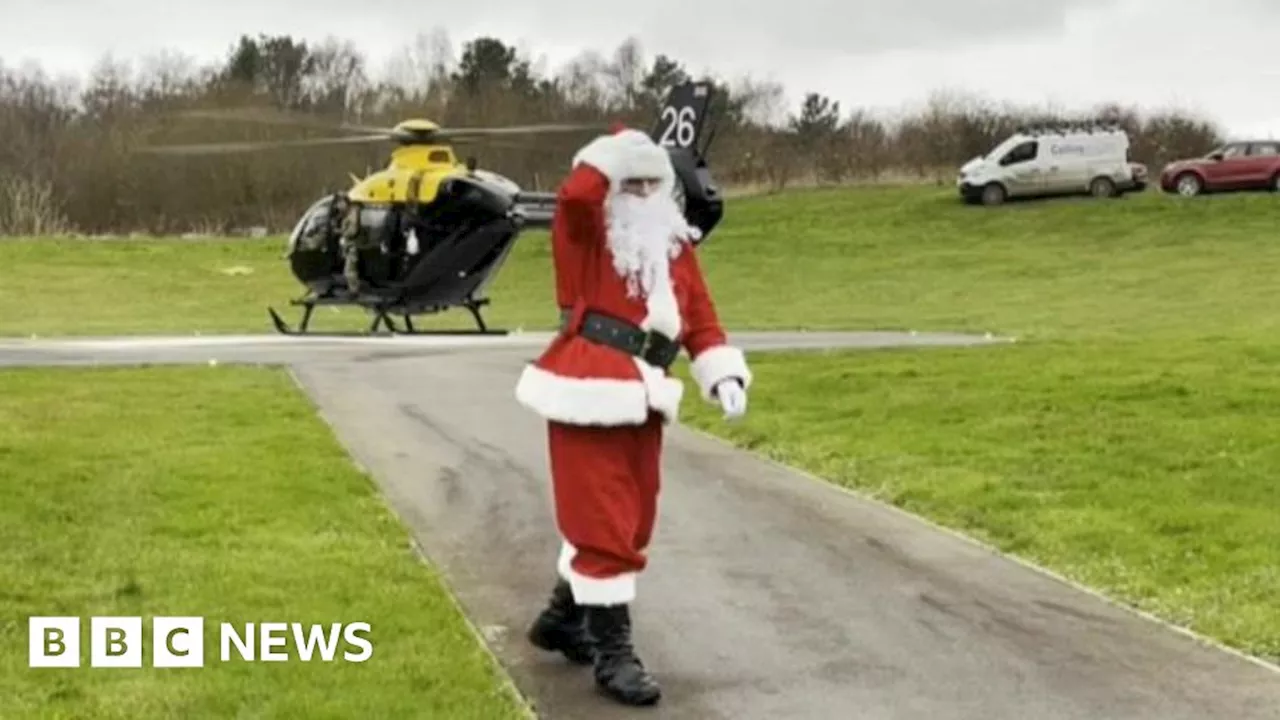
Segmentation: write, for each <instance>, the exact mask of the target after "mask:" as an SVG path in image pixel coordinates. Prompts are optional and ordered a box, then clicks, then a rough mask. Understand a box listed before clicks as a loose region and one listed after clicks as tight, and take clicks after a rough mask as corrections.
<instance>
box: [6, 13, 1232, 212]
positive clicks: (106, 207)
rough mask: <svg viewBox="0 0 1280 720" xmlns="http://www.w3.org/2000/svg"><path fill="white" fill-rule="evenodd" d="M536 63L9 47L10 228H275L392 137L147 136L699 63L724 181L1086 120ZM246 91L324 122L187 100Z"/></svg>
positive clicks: (503, 50) (506, 109)
mask: <svg viewBox="0 0 1280 720" xmlns="http://www.w3.org/2000/svg"><path fill="white" fill-rule="evenodd" d="M540 65H541V64H540V63H535V62H534V61H533V60H531V59H529V58H528V57H525V56H523V55H522V54H521V53H520V52H519V51H518V50H517V49H516V48H515V47H514V46H512V45H509V44H508V43H506V42H504V41H503V40H501V39H499V38H495V37H477V38H474V39H471V40H469V41H467V42H466V43H464V44H463V45H462V46H461V49H460V51H459V52H455V51H454V48H453V45H452V43H451V42H450V40H449V37H448V35H447V34H446V33H445V32H444V31H442V30H436V31H434V32H431V33H425V34H422V35H420V36H419V37H418V39H417V41H416V42H415V43H413V44H412V45H410V46H409V47H406V48H404V49H403V50H402V51H401V52H400V53H399V54H398V55H397V56H396V57H395V58H394V59H393V61H392V62H391V63H390V64H389V66H388V67H387V68H386V69H385V71H384V72H381V73H375V72H374V71H373V69H372V68H371V67H370V64H369V62H368V61H367V59H366V58H365V56H364V55H363V54H362V53H361V52H360V51H359V49H358V48H356V47H355V46H353V45H352V43H350V42H344V41H341V40H337V39H332V38H330V39H326V40H323V41H320V42H310V41H307V40H303V39H298V38H293V37H289V36H267V35H259V36H256V37H251V36H248V35H245V36H242V37H240V38H239V39H238V40H237V41H236V42H235V43H234V44H233V45H232V46H231V47H230V49H229V51H228V52H227V54H226V57H225V58H223V59H222V60H221V61H219V62H216V63H212V64H209V65H205V66H200V65H197V64H195V63H194V62H192V61H191V60H189V59H187V58H185V57H183V56H181V55H179V54H175V53H166V54H162V55H160V56H157V57H151V58H147V59H145V60H143V61H141V62H137V63H130V62H122V61H119V60H116V59H113V58H110V57H107V58H104V59H103V60H101V61H100V62H99V63H98V64H97V66H96V67H95V68H94V69H93V70H92V72H90V73H89V75H88V77H87V78H84V79H83V80H79V81H67V80H65V79H59V78H53V77H51V76H50V75H49V74H48V73H46V72H45V71H44V70H42V69H41V68H40V67H38V66H32V65H30V64H28V65H25V66H23V67H13V66H11V65H6V64H5V63H4V61H3V58H2V57H0V234H7V235H26V234H57V233H63V232H80V233H131V232H138V233H148V234H150V233H155V234H168V233H184V232H208V233H227V232H236V231H238V230H240V229H243V228H246V227H266V228H268V229H269V230H270V231H272V232H279V231H282V230H286V229H288V228H289V227H291V226H292V224H293V222H294V221H295V220H296V219H297V217H298V215H299V214H300V213H301V211H302V210H303V209H304V208H305V207H306V206H307V205H309V204H310V203H311V202H312V201H313V200H314V199H316V198H317V197H319V196H321V195H323V194H325V193H330V192H334V191H337V190H340V189H342V188H344V187H346V186H347V185H349V184H350V177H351V174H355V175H357V176H358V175H362V174H364V173H365V172H368V171H370V170H373V169H376V168H377V167H379V166H381V165H383V164H384V163H385V158H386V152H387V146H385V145H378V144H374V145H370V146H354V145H352V146H334V147H322V148H308V149H305V150H298V149H280V150H272V151H268V152H257V153H252V154H242V155H220V156H211V157H210V156H206V157H177V158H174V157H163V156H155V155H147V154H141V153H138V152H137V150H138V149H139V148H141V147H143V146H145V145H149V144H168V143H192V142H212V141H233V140H267V139H277V138H279V139H284V138H298V137H311V136H321V135H325V134H330V135H331V134H333V133H332V131H331V130H329V131H326V130H325V129H324V127H323V126H324V125H325V124H326V123H327V124H329V125H335V124H341V123H348V124H358V125H373V126H389V125H394V124H395V123H396V122H398V121H400V120H402V119H405V118H409V117H427V118H430V119H432V120H434V121H435V122H437V123H440V124H441V125H443V126H445V127H451V126H452V127H459V126H478V125H508V124H528V123H544V122H583V121H589V122H600V123H606V122H610V121H614V120H622V121H624V122H628V123H630V124H632V125H634V126H637V127H642V128H645V129H648V128H650V127H652V126H653V125H654V123H655V122H656V120H657V112H658V109H659V107H660V103H661V101H662V100H663V99H664V98H665V96H666V94H667V92H668V90H669V89H670V88H671V87H673V86H674V85H676V84H678V83H680V82H683V81H685V80H687V79H702V80H709V81H711V82H712V83H714V85H715V87H716V89H717V103H716V105H715V106H714V112H715V113H716V117H715V118H714V119H713V120H714V123H715V126H716V130H715V133H716V134H715V138H714V145H713V147H712V148H711V151H710V162H711V164H712V168H713V171H714V173H715V175H716V178H717V180H719V181H720V182H721V183H722V184H723V185H724V186H726V187H728V188H734V187H739V188H753V189H764V190H769V189H775V190H776V189H781V188H785V187H787V186H789V185H795V184H821V183H849V182H864V181H869V182H877V181H885V180H912V179H922V180H935V181H949V180H950V179H951V178H952V177H953V176H954V174H955V169H956V167H957V166H958V165H959V164H960V163H962V162H964V161H965V160H967V159H968V158H970V157H973V156H975V155H978V154H981V153H984V152H986V151H987V150H989V149H990V148H991V146H992V145H994V144H995V143H996V142H998V141H999V140H1001V139H1002V138H1003V137H1004V136H1005V135H1007V134H1008V133H1010V132H1012V131H1013V130H1014V129H1015V128H1016V127H1017V126H1019V125H1023V124H1026V123H1033V122H1045V121H1059V120H1068V119H1079V115H1063V114H1060V113H1056V112H1053V111H1051V110H1048V109H1043V108H1034V107H1021V106H1014V105H1005V106H1000V105H997V104H995V103H991V102H987V101H985V100H981V99H977V98H973V97H968V96H964V95H956V94H948V93H943V92H935V93H933V94H932V95H930V96H928V98H927V100H926V102H924V103H923V106H922V107H921V108H919V109H917V110H915V111H912V112H905V113H902V114H901V115H899V116H897V117H883V116H879V115H877V114H875V113H872V112H870V111H868V110H866V109H859V108H841V106H840V103H839V102H837V101H833V100H832V99H830V98H829V97H827V96H825V95H823V94H822V93H819V92H812V91H811V92H807V93H806V94H805V95H804V98H803V102H802V103H801V105H800V108H799V110H798V111H797V112H794V113H788V112H787V111H786V91H785V89H784V88H783V87H782V86H780V85H779V84H777V83H773V82H761V81H758V80H753V79H752V78H750V77H744V78H737V79H726V78H721V77H714V76H711V77H707V76H695V75H694V74H693V73H691V72H690V71H689V70H688V69H687V68H686V67H685V65H684V64H683V63H682V62H680V60H679V59H677V58H672V57H668V56H666V55H657V56H655V57H653V58H646V57H645V54H644V52H643V50H642V48H641V46H640V44H639V43H638V42H637V41H635V40H628V41H626V42H624V43H622V44H621V45H620V46H619V47H617V48H615V49H614V50H613V51H612V52H611V53H607V54H606V53H602V52H599V51H589V52H585V53H583V54H581V55H580V56H578V57H577V58H575V59H573V60H572V61H571V62H569V63H567V64H566V65H564V66H563V67H561V68H558V69H556V70H554V71H550V70H548V69H546V68H545V67H541V66H540ZM245 107H251V108H271V109H273V110H275V111H283V112H288V113H293V114H303V115H306V116H308V117H310V118H313V119H314V120H316V124H317V127H316V128H314V129H313V128H299V127H296V126H290V127H284V126H276V125H267V124H253V123H244V122H232V121H228V120H226V119H217V120H211V119H198V118H192V117H191V116H190V114H188V115H183V113H182V111H189V110H201V109H204V110H207V109H211V108H214V109H226V108H245ZM1090 117H1092V118H1097V119H1102V120H1107V121H1111V122H1117V123H1119V124H1120V125H1122V126H1123V127H1124V128H1125V129H1126V130H1127V131H1128V132H1129V134H1130V138H1131V141H1132V153H1131V156H1132V159H1133V160H1135V161H1138V162H1144V163H1147V164H1148V165H1149V166H1151V168H1152V170H1153V172H1154V171H1156V170H1158V168H1159V166H1160V165H1161V164H1162V163H1164V162H1166V161H1168V160H1170V159H1173V158H1175V157H1181V156H1187V155H1195V154H1200V153H1204V152H1205V151H1207V150H1208V149H1209V148H1211V147H1212V146H1213V145H1214V144H1216V143H1218V142H1220V141H1221V140H1222V137H1221V133H1220V131H1219V130H1218V128H1216V127H1215V126H1214V125H1213V124H1212V123H1211V122H1208V121H1206V120H1204V119H1202V118H1198V117H1195V116H1193V115H1188V114H1182V113H1178V112H1172V111H1170V112H1157V113H1144V112H1141V111H1140V110H1139V109H1138V108H1136V107H1132V106H1126V105H1124V104H1122V103H1119V102H1112V103H1107V104H1104V105H1100V106H1099V107H1097V108H1095V109H1094V111H1093V112H1092V113H1090ZM586 138H587V136H556V135H547V136H535V137H533V138H531V139H528V140H524V141H512V140H504V141H502V142H498V141H493V142H483V143H475V144H472V143H467V144H463V145H459V146H458V147H457V149H458V150H459V152H460V153H461V154H463V155H474V156H476V157H477V159H478V161H479V163H480V166H481V167H485V168H490V169H493V170H496V171H498V172H501V173H503V174H504V175H507V176H509V177H511V178H512V179H514V180H515V181H516V182H519V183H520V184H521V185H523V186H527V187H531V188H536V189H543V190H549V189H552V188H553V187H554V186H555V184H556V182H557V181H558V179H559V178H560V177H562V176H563V174H564V172H566V171H567V170H568V163H569V160H570V158H571V157H572V154H573V152H574V151H575V150H576V149H577V148H578V147H579V146H580V145H581V144H582V143H583V142H584V141H585V139H586Z"/></svg>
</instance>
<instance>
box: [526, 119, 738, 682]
mask: <svg viewBox="0 0 1280 720" xmlns="http://www.w3.org/2000/svg"><path fill="white" fill-rule="evenodd" d="M675 182H676V178H675V171H674V168H673V167H672V164H671V160H670V158H669V156H668V155H667V152H666V151H665V150H664V149H663V148H662V147H660V146H658V145H657V144H656V143H654V142H653V141H652V140H651V139H650V138H649V137H648V136H647V135H645V134H644V133H641V132H639V131H636V130H631V129H625V128H623V129H616V130H615V132H613V133H612V134H609V135H605V136H603V137H600V138H597V139H596V140H594V141H592V142H591V143H590V144H588V145H587V146H586V147H584V148H583V149H582V150H581V151H580V152H579V153H578V155H577V156H576V157H575V158H574V162H573V170H572V171H571V172H570V174H569V176H568V178H567V179H566V180H565V182H564V184H563V185H562V186H561V188H560V191H559V193H558V195H557V201H556V212H555V217H554V220H553V221H552V229H551V238H552V240H551V242H552V253H553V257H554V264H555V275H556V298H557V301H558V303H559V305H560V309H561V321H562V322H561V330H560V333H559V334H558V335H557V336H556V337H555V338H554V339H553V340H552V342H551V344H550V346H549V347H547V348H546V350H545V351H544V352H543V353H542V355H541V357H539V358H538V359H537V361H536V362H534V363H532V364H530V365H528V366H527V367H526V368H525V369H524V372H523V374H522V375H521V376H520V380H519V382H518V384H517V386H516V397H517V399H518V400H519V402H520V403H521V404H522V405H524V406H525V407H527V408H529V409H531V410H533V411H534V412H536V413H538V414H539V415H541V416H542V417H543V418H545V419H546V420H547V423H548V436H549V438H548V439H549V454H550V466H551V478H552V487H553V491H554V496H555V515H556V524H557V526H558V528H559V531H560V535H561V538H562V541H563V542H562V548H561V553H560V557H559V562H558V563H557V570H558V574H559V581H558V582H557V583H556V586H555V588H554V590H553V591H552V595H551V602H550V604H549V606H548V607H547V608H546V609H545V610H544V611H543V612H542V614H541V615H540V616H539V617H538V619H537V621H536V622H534V624H533V626H532V627H531V628H530V630H529V638H530V640H531V641H532V642H534V643H535V644H536V645H538V646H539V647H541V648H544V649H546V650H552V651H559V652H562V653H564V654H565V655H566V656H567V657H569V658H570V659H571V660H573V661H575V662H579V663H582V664H587V663H593V664H594V671H595V679H596V682H597V683H598V684H599V686H600V687H601V688H603V689H604V690H606V691H607V692H608V693H609V694H610V695H611V696H613V697H614V698H616V699H617V700H619V701H621V702H623V703H626V704H633V705H647V704H652V703H654V702H657V700H658V699H659V697H660V694H661V693H660V689H659V687H658V684H657V682H656V681H655V680H654V679H653V677H652V676H651V675H650V674H649V673H648V671H647V670H646V669H645V667H644V665H643V664H642V663H641V662H640V660H639V659H638V658H637V657H636V654H635V651H634V649H633V646H632V643H631V622H630V615H629V610H628V607H629V604H630V603H631V602H632V601H633V600H634V598H635V596H636V578H637V576H638V575H639V574H640V572H641V571H643V570H644V568H645V565H646V555H645V551H646V548H647V547H648V545H649V540H650V538H651V537H652V533H653V528H654V520H655V516H656V513H657V500H658V489H659V485H660V464H661V453H662V436H663V428H664V426H665V425H666V424H668V423H670V422H671V421H672V420H674V419H675V418H676V417H677V415H678V413H679V408H680V403H681V399H682V396H683V392H684V386H683V384H682V383H681V382H680V380H679V379H678V378H673V377H671V376H670V375H669V372H668V368H669V367H670V365H671V363H672V362H673V361H674V360H675V359H676V356H677V355H678V353H679V351H680V349H681V348H682V347H683V348H684V350H685V351H686V352H687V353H688V355H689V357H690V358H691V367H690V370H691V374H692V376H693V378H694V380H695V382H696V383H697V385H698V389H699V392H700V395H701V397H702V398H703V399H704V400H705V401H707V402H716V403H719V404H720V405H721V407H722V408H723V410H724V413H725V416H726V417H727V418H730V419H733V418H737V417H740V416H742V414H743V413H745V412H746V406H747V397H746V391H747V389H748V388H749V387H750V385H751V372H750V370H749V369H748V367H747V363H746V360H745V358H744V356H743V353H742V351H741V350H739V349H738V348H735V347H731V346H730V345H728V344H727V342H726V338H725V332H724V330H723V329H722V328H721V326H720V322H719V320H718V318H717V316H716V310H715V306H714V305H713V303H712V300H711V296H710V293H709V292H708V290H707V285H706V283H705V281H704V279H703V275H702V270H701V269H700V267H699V265H698V257H697V254H696V252H695V251H694V248H693V242H694V241H696V240H697V239H698V238H699V237H700V235H699V231H698V230H697V229H696V228H693V227H691V226H690V225H689V224H688V223H687V222H686V221H685V218H684V216H683V214H682V213H681V210H680V208H679V207H678V206H677V205H676V202H675V200H674V197H673V189H674V187H675Z"/></svg>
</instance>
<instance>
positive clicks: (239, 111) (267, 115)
mask: <svg viewBox="0 0 1280 720" xmlns="http://www.w3.org/2000/svg"><path fill="white" fill-rule="evenodd" d="M178 116H179V117H184V118H192V119H197V120H233V121H239V122H251V123H258V124H261V125H286V126H292V127H310V128H316V129H321V130H333V131H337V132H351V133H360V134H364V135H372V134H377V133H383V134H385V133H390V132H392V128H386V127H377V126H371V125H354V124H351V123H335V122H326V121H324V120H320V119H318V118H313V117H310V116H307V115H301V114H296V113H284V112H281V111H279V110H272V109H269V108H220V109H207V110H184V111H182V112H180V113H178Z"/></svg>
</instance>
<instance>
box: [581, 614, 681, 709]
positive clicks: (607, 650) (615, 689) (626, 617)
mask: <svg viewBox="0 0 1280 720" xmlns="http://www.w3.org/2000/svg"><path fill="white" fill-rule="evenodd" d="M586 611H587V632H589V633H591V636H592V637H593V638H595V641H596V660H595V676H596V683H597V684H598V685H599V686H600V688H601V689H603V690H604V691H605V692H606V693H608V694H609V695H610V696H612V697H613V698H614V699H615V700H618V701H619V702H621V703H623V704H626V705H652V704H654V703H656V702H658V698H660V697H661V696H662V690H661V689H660V688H659V687H658V682H657V681H656V680H654V679H653V676H652V675H650V674H649V671H648V670H645V668H644V665H643V664H642V663H641V662H640V658H638V657H636V654H635V649H634V648H633V647H632V645H631V614H630V612H629V610H628V608H627V606H626V605H613V606H609V607H596V606H589V607H587V608H586Z"/></svg>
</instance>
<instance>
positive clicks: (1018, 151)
mask: <svg viewBox="0 0 1280 720" xmlns="http://www.w3.org/2000/svg"><path fill="white" fill-rule="evenodd" d="M1039 155H1040V143H1039V141H1037V140H1028V141H1026V142H1023V143H1019V144H1017V145H1015V146H1014V147H1012V148H1011V149H1010V150H1009V152H1007V153H1005V154H1004V157H1002V158H1000V167H1001V169H1002V171H1003V172H1001V176H1002V178H1001V179H1002V180H1003V181H1004V185H1005V187H1006V188H1008V191H1009V196H1010V197H1015V196H1026V195H1036V194H1039V193H1041V192H1043V191H1044V172H1043V170H1042V169H1041V167H1040V162H1039Z"/></svg>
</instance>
